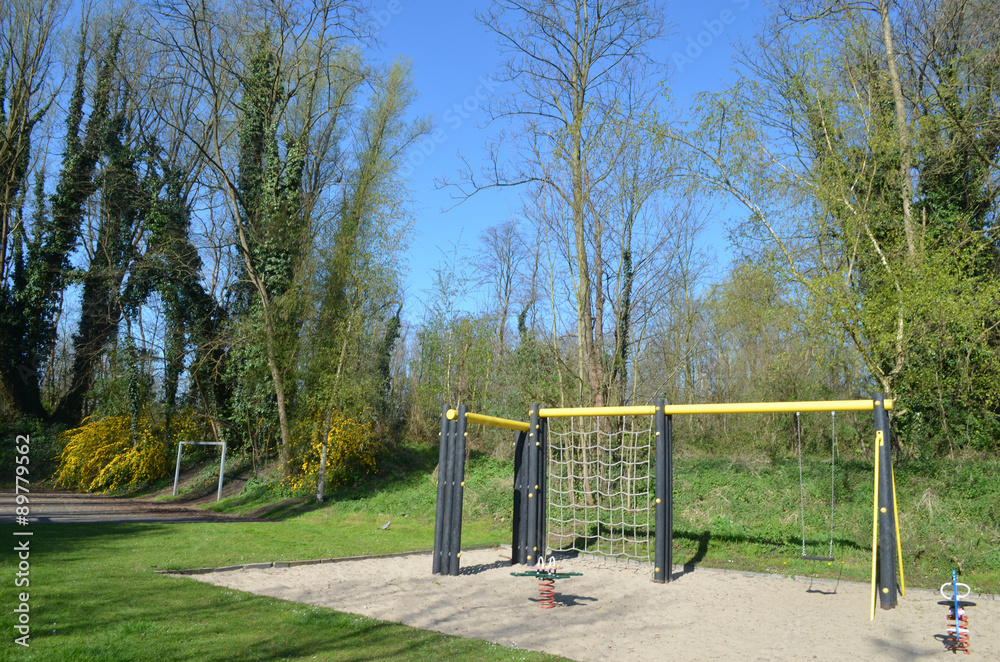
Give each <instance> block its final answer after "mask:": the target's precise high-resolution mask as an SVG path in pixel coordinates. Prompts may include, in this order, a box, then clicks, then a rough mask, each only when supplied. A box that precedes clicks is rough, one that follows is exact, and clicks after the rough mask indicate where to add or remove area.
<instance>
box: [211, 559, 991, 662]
mask: <svg viewBox="0 0 1000 662" xmlns="http://www.w3.org/2000/svg"><path fill="white" fill-rule="evenodd" d="M509 559H510V551H509V550H504V549H493V550H468V551H465V552H463V554H462V566H463V568H462V574H461V575H460V576H458V577H441V576H435V575H431V557H430V555H429V554H412V555H408V556H403V557H394V558H384V559H364V560H353V561H343V562H337V563H322V564H316V565H302V566H295V567H291V568H266V569H251V570H234V571H227V572H215V573H210V574H205V575H198V576H197V577H196V578H197V579H199V580H202V581H205V582H209V583H211V584H216V585H218V586H227V587H230V588H234V589H237V590H241V591H249V592H251V593H257V594H261V595H267V596H271V597H275V598H282V599H285V600H294V601H297V602H306V603H309V604H314V605H319V606H323V607H330V608H332V609H336V610H338V611H344V612H351V613H355V614H363V615H365V616H370V617H372V618H377V619H382V620H388V621H397V622H401V623H405V624H407V625H412V626H414V627H418V628H425V629H430V630H437V631H440V632H445V633H448V634H453V635H458V636H461V637H473V638H477V639H485V640H488V641H493V642H496V643H499V644H503V645H506V646H516V647H518V648H526V649H531V650H538V651H546V652H549V653H555V654H558V655H563V656H566V657H569V658H572V659H574V660H580V661H590V660H593V661H595V662H597V661H602V662H603V661H609V660H610V661H614V660H666V659H669V660H795V661H800V660H879V661H883V660H913V659H924V658H928V657H934V656H938V657H941V656H945V655H947V656H949V657H951V656H952V654H951V653H948V652H946V651H945V648H944V646H943V644H942V643H941V642H940V641H939V639H940V637H941V635H943V634H944V629H945V614H946V608H945V607H943V606H941V605H939V604H937V603H938V601H939V600H941V597H940V596H939V595H937V594H935V593H932V592H930V591H918V590H910V591H907V595H906V597H905V598H901V599H900V603H899V606H898V607H897V608H896V609H893V610H891V611H882V610H881V609H878V610H876V614H875V622H874V623H872V622H870V621H869V620H868V605H869V598H870V587H869V586H866V585H864V584H855V583H846V582H839V583H836V582H822V583H820V582H818V581H817V582H810V581H809V580H802V579H801V578H800V579H798V580H792V579H787V578H781V577H769V576H760V575H749V574H747V573H739V572H723V571H718V570H696V571H694V572H690V573H685V574H681V575H680V576H679V577H678V578H677V579H676V580H675V581H674V582H672V583H671V584H666V585H663V584H655V583H653V582H652V581H650V572H649V568H648V567H646V566H635V565H622V564H617V563H614V562H609V561H601V560H595V559H570V560H567V561H563V562H562V565H563V566H564V569H566V570H570V571H575V572H581V573H583V576H581V577H573V578H570V579H566V580H560V581H558V582H557V583H556V598H557V606H556V608H555V609H549V610H541V609H539V608H538V606H537V604H536V602H535V600H537V596H538V591H537V583H536V582H535V580H534V579H532V578H527V577H512V576H511V575H510V573H511V571H512V570H515V568H512V567H511V566H510V565H509ZM516 569H517V570H523V568H516ZM975 602H976V606H973V607H970V608H969V615H970V616H969V618H970V630H971V632H972V638H971V649H972V656H971V657H970V659H980V660H1000V602H997V601H994V600H989V599H984V598H977V599H975ZM936 636H937V637H936ZM961 657H963V658H964V657H965V656H961Z"/></svg>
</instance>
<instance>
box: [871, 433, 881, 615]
mask: <svg viewBox="0 0 1000 662" xmlns="http://www.w3.org/2000/svg"><path fill="white" fill-rule="evenodd" d="M881 445H882V431H881V430H879V431H878V432H876V433H875V505H874V506H873V507H872V511H873V512H872V613H871V619H870V620H873V621H874V620H875V561H876V558H877V556H878V547H876V545H877V543H878V457H879V454H880V453H879V446H881Z"/></svg>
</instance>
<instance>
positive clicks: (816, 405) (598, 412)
mask: <svg viewBox="0 0 1000 662" xmlns="http://www.w3.org/2000/svg"><path fill="white" fill-rule="evenodd" d="M874 408H875V401H874V400H819V401H814V402H720V403H715V404H701V405H667V406H665V407H664V408H663V411H664V413H666V414H667V415H674V414H678V415H680V414H767V413H782V412H784V413H794V412H797V411H800V412H810V411H872V410H873V409H874ZM885 408H886V409H892V400H886V401H885ZM655 413H656V407H653V406H641V407H567V408H560V409H554V408H550V409H545V408H543V409H539V410H538V415H539V416H541V417H542V418H565V417H569V416H652V415H653V414H655Z"/></svg>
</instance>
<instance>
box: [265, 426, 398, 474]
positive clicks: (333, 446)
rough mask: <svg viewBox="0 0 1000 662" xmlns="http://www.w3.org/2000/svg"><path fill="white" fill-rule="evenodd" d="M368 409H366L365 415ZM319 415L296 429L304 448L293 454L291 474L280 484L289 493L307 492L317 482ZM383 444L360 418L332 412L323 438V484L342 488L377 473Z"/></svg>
mask: <svg viewBox="0 0 1000 662" xmlns="http://www.w3.org/2000/svg"><path fill="white" fill-rule="evenodd" d="M367 412H368V410H366V413H367ZM323 427H324V420H323V416H322V415H321V414H319V413H317V414H315V415H313V416H312V417H311V418H310V419H309V420H307V421H305V422H304V423H303V424H301V425H300V426H299V429H300V430H301V434H302V437H303V438H304V439H306V440H308V441H306V448H304V449H302V450H300V451H299V453H297V457H296V460H295V462H296V466H295V473H293V474H292V475H291V476H289V477H288V478H286V479H285V480H284V481H282V483H281V484H282V485H283V486H285V487H288V488H290V489H291V490H292V491H293V492H302V491H309V490H312V489H315V488H316V485H317V483H318V481H319V464H320V457H321V453H322V448H323V440H322V437H323ZM385 450H386V449H385V445H384V444H383V443H381V442H380V441H378V440H376V439H375V436H374V434H373V433H372V424H371V422H370V421H369V420H366V419H364V417H359V418H357V419H355V418H349V417H347V416H344V414H343V413H341V412H339V411H334V412H333V416H332V418H331V419H330V434H329V435H328V436H327V455H326V482H327V484H328V485H343V484H346V483H349V482H352V481H354V480H356V479H358V478H360V477H361V476H367V475H371V474H374V473H376V472H377V471H378V460H379V458H380V457H381V456H382V455H383V453H385Z"/></svg>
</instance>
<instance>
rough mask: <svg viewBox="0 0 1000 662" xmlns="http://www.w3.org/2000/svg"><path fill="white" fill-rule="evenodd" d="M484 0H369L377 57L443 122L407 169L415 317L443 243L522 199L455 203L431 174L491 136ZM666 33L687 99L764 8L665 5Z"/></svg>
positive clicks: (714, 80)
mask: <svg viewBox="0 0 1000 662" xmlns="http://www.w3.org/2000/svg"><path fill="white" fill-rule="evenodd" d="M488 6H489V2H488V0H472V1H466V2H461V1H456V0H446V1H438V2H427V1H426V0H425V1H423V2H421V1H420V0H375V1H374V2H373V5H372V14H371V19H372V21H373V22H374V25H375V27H376V29H377V30H378V35H379V39H380V41H381V48H380V49H379V51H378V54H377V55H378V57H380V58H382V59H384V60H386V61H390V60H391V59H392V58H394V57H396V56H403V57H406V58H409V59H410V60H411V61H412V64H413V79H414V84H415V87H416V89H417V90H418V92H419V94H420V97H419V99H418V100H417V102H416V103H415V104H414V107H413V111H414V113H415V114H417V115H423V116H428V115H429V116H431V118H432V119H433V121H434V123H435V126H436V128H437V129H439V131H438V132H437V133H436V140H433V141H429V142H425V143H424V146H423V149H419V148H415V149H413V150H411V152H410V153H409V154H408V156H407V166H406V171H407V172H411V174H410V176H409V184H410V188H411V191H412V194H413V198H414V202H415V207H414V211H415V217H416V226H415V228H414V234H413V236H412V241H411V243H410V246H409V248H408V251H407V253H406V258H407V262H408V263H409V268H410V274H409V277H408V278H407V280H406V292H405V294H406V314H407V317H408V318H409V319H410V320H411V321H417V320H419V318H420V317H421V316H422V311H423V306H422V300H423V299H425V298H426V291H427V290H428V289H429V288H430V287H431V285H432V283H433V269H434V268H435V267H437V266H438V265H439V264H440V262H441V260H442V251H445V252H448V251H450V250H451V249H452V246H453V244H454V242H457V241H458V240H459V238H460V237H461V243H462V246H464V247H465V248H466V249H467V250H471V249H473V248H474V247H475V245H476V244H477V242H478V237H479V234H480V232H482V231H483V230H484V229H486V228H487V227H490V226H492V225H497V224H499V223H503V222H504V221H507V220H509V219H511V218H512V217H514V216H515V215H516V214H517V212H518V210H519V208H520V201H519V199H518V193H517V192H516V191H510V190H508V191H506V192H505V193H500V192H488V193H481V194H478V195H476V196H475V197H473V198H472V199H469V200H466V201H465V202H463V203H462V204H461V205H458V206H457V207H456V206H455V204H456V200H455V199H453V194H454V192H453V191H450V190H440V189H437V188H436V185H435V181H436V180H440V179H442V178H445V177H447V178H452V179H454V178H456V176H457V174H458V171H459V169H460V167H461V161H460V159H459V155H461V156H463V157H465V158H467V159H469V160H470V161H471V162H472V163H473V164H474V165H477V164H481V163H482V162H483V161H484V158H485V152H484V150H483V147H484V145H485V143H486V142H487V140H488V138H489V135H490V134H489V129H488V128H484V127H483V125H484V124H485V121H486V115H485V113H484V111H483V104H482V103H481V99H482V98H483V97H484V95H486V94H503V93H504V92H505V90H504V89H503V88H502V87H497V85H496V84H494V83H493V82H491V76H492V75H493V74H494V73H495V72H496V70H497V65H498V63H499V61H500V53H499V51H498V48H497V44H496V40H495V38H494V36H493V35H491V34H489V33H488V32H487V31H486V30H485V29H484V28H483V27H482V26H480V25H479V24H478V23H476V20H475V16H474V13H475V10H477V9H479V10H482V9H485V8H486V7H488ZM665 11H666V18H667V21H668V22H670V23H672V24H673V29H672V30H671V32H670V34H669V36H668V37H667V38H665V39H663V40H662V41H661V42H659V43H658V44H656V45H655V46H654V48H653V49H652V55H653V56H654V57H655V58H656V59H657V60H659V61H662V62H664V63H666V64H667V66H666V68H665V70H664V72H663V77H664V79H665V80H666V83H667V85H668V86H669V87H670V88H671V90H672V92H673V95H674V97H675V100H676V102H677V103H678V104H679V105H681V106H682V107H683V106H686V105H688V104H689V103H690V101H691V99H692V98H693V97H694V95H695V94H697V93H698V92H703V91H717V90H721V89H723V88H724V87H725V86H726V84H728V83H730V82H732V80H733V79H734V78H735V74H734V73H733V72H732V70H731V66H732V44H733V42H734V41H736V40H738V39H740V38H749V37H750V36H751V35H752V34H753V32H754V25H755V23H756V22H757V21H759V20H761V19H762V18H763V17H764V15H765V7H764V6H763V3H762V2H761V1H760V0H705V1H703V2H697V3H683V2H673V3H669V4H667V5H666V8H665ZM727 217H728V213H727V210H726V209H725V208H721V209H720V208H718V207H717V208H716V213H715V216H714V217H713V221H712V223H711V226H710V228H709V229H708V230H707V231H706V232H705V233H704V235H703V241H704V242H705V247H706V248H708V249H709V250H711V251H712V252H714V253H715V255H716V256H717V258H718V260H719V262H720V266H724V265H725V263H726V261H727V260H728V254H729V253H728V243H727V240H726V219H727Z"/></svg>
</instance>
